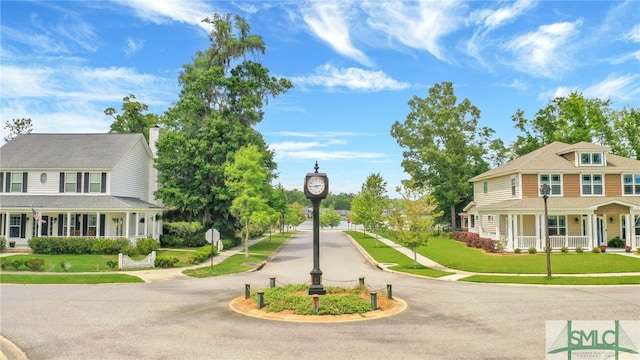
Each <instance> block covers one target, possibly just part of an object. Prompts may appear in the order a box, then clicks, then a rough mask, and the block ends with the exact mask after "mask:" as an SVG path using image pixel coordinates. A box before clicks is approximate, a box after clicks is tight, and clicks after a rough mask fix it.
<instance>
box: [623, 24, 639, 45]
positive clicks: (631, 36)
mask: <svg viewBox="0 0 640 360" xmlns="http://www.w3.org/2000/svg"><path fill="white" fill-rule="evenodd" d="M624 38H625V39H628V40H630V41H633V42H640V24H638V25H636V26H634V27H633V29H631V30H629V32H627V33H626V34H624Z"/></svg>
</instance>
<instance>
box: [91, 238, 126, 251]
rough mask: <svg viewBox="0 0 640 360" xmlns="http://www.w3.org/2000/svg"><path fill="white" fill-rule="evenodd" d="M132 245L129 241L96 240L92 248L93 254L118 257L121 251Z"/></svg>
mask: <svg viewBox="0 0 640 360" xmlns="http://www.w3.org/2000/svg"><path fill="white" fill-rule="evenodd" d="M127 245H131V243H130V242H129V240H127V239H116V240H111V239H96V241H95V242H94V243H93V247H92V248H91V253H93V254H102V255H118V254H119V253H120V252H121V249H122V248H124V247H125V246H127Z"/></svg>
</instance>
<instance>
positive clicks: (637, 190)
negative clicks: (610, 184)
mask: <svg viewBox="0 0 640 360" xmlns="http://www.w3.org/2000/svg"><path fill="white" fill-rule="evenodd" d="M622 192H623V194H625V195H640V174H624V175H622Z"/></svg>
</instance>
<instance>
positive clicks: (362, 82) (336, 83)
mask: <svg viewBox="0 0 640 360" xmlns="http://www.w3.org/2000/svg"><path fill="white" fill-rule="evenodd" d="M291 80H292V81H293V82H294V83H295V84H299V85H303V86H304V85H309V86H324V87H328V88H346V89H350V90H362V91H382V90H403V89H406V88H408V87H410V86H411V85H410V84H408V83H405V82H399V81H396V80H394V79H392V78H390V77H389V76H387V75H386V74H385V73H384V72H382V71H367V70H363V69H358V68H343V69H338V68H336V67H334V66H333V65H330V64H326V65H323V66H321V67H320V68H318V69H316V71H315V74H313V75H310V76H307V77H293V78H291Z"/></svg>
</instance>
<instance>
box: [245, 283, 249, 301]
mask: <svg viewBox="0 0 640 360" xmlns="http://www.w3.org/2000/svg"><path fill="white" fill-rule="evenodd" d="M250 297H251V284H250V283H245V284H244V298H245V300H246V299H248V298H250Z"/></svg>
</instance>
